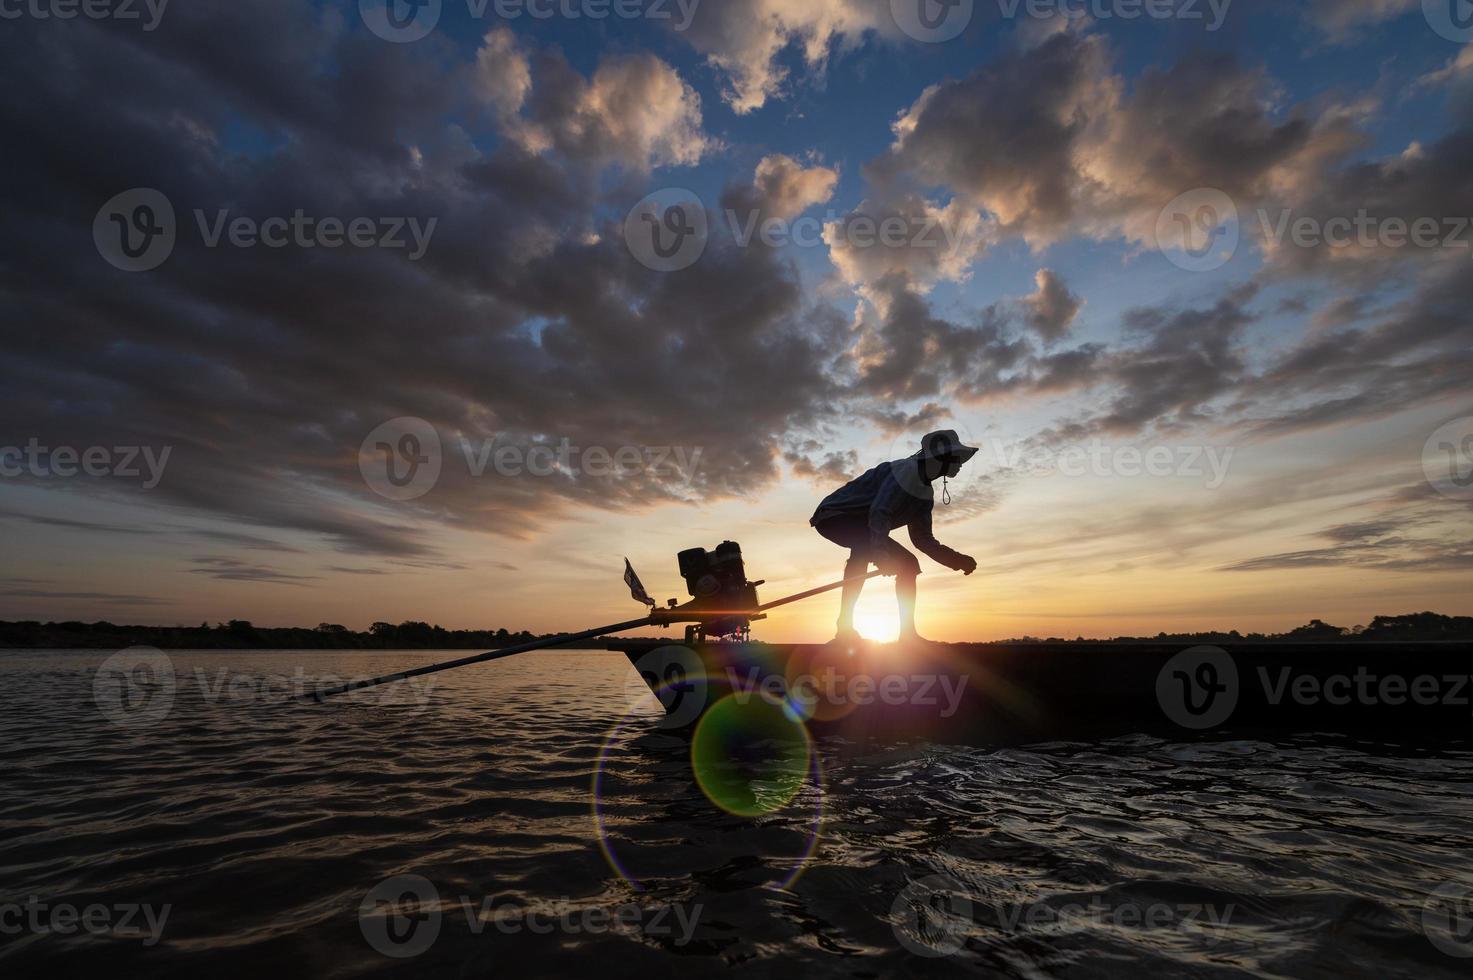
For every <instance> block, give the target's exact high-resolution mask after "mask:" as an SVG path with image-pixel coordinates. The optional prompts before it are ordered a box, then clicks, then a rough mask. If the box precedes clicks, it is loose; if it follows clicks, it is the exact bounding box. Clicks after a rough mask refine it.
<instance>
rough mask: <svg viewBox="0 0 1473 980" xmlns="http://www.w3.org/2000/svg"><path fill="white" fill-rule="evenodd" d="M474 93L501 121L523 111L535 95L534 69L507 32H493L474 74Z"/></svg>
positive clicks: (490, 33)
mask: <svg viewBox="0 0 1473 980" xmlns="http://www.w3.org/2000/svg"><path fill="white" fill-rule="evenodd" d="M471 91H472V93H473V94H474V96H475V97H476V98H477V99H479V100H480V101H481V102H483V103H485V104H486V105H488V106H490V107H491V108H492V110H493V111H494V112H496V114H497V115H498V117H499V118H501V119H509V118H512V117H514V116H515V115H516V113H518V112H520V111H521V108H522V106H523V105H525V104H526V102H527V97H528V96H529V95H530V94H531V92H532V65H531V62H530V60H529V59H528V58H527V55H526V54H525V53H524V52H523V51H522V49H521V46H520V45H519V44H518V43H517V38H516V35H515V34H513V33H512V32H511V31H510V30H508V29H507V28H504V27H503V28H498V29H497V30H494V31H489V32H488V33H487V34H486V36H485V38H484V39H483V40H482V43H481V49H480V50H479V51H477V52H476V60H475V63H474V65H473V66H472V71H471Z"/></svg>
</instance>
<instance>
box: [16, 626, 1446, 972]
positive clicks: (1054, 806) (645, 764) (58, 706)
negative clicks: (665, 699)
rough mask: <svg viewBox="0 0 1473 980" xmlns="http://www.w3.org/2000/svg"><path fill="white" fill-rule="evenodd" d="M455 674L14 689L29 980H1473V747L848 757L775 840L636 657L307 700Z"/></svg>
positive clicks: (208, 666) (913, 749)
mask: <svg viewBox="0 0 1473 980" xmlns="http://www.w3.org/2000/svg"><path fill="white" fill-rule="evenodd" d="M119 657H121V658H122V659H121V660H120V659H119ZM436 659H444V657H443V656H437V655H434V654H429V653H423V652H415V653H401V654H386V653H377V652H375V653H372V654H364V653H336V652H321V651H312V652H289V651H283V652H272V653H239V652H198V653H170V654H168V655H167V656H164V655H150V654H147V653H137V654H133V653H127V654H122V655H114V656H111V657H110V655H109V653H104V652H27V651H19V652H17V651H10V652H3V653H0V686H3V691H4V693H5V709H4V711H3V712H0V780H3V782H0V973H3V974H4V975H6V976H29V975H40V974H41V973H42V972H43V971H44V972H45V973H47V974H49V973H51V972H56V971H69V972H71V973H72V975H79V976H80V975H87V974H90V973H94V972H97V973H101V972H103V971H106V972H109V973H121V974H122V975H125V976H133V975H139V976H151V977H174V976H177V977H200V976H207V977H236V976H239V977H255V978H260V977H272V976H276V977H291V976H314V977H350V976H365V975H369V976H377V975H385V976H393V975H400V976H418V975H429V974H434V975H438V976H475V977H488V976H499V975H505V976H518V977H543V976H546V977H562V976H573V975H579V974H582V973H589V974H597V975H599V976H601V977H625V976H629V977H633V976H640V977H650V976H671V975H682V976H685V975H690V976H701V975H706V974H709V973H724V972H726V971H733V972H744V971H745V970H747V969H750V970H752V971H754V972H755V973H757V974H759V975H763V976H780V977H788V976H791V977H804V978H807V980H814V978H819V977H828V976H856V977H878V976H897V975H898V976H908V975H915V976H920V975H927V976H930V975H936V974H940V975H966V976H976V975H992V976H1009V977H1029V978H1034V977H1096V976H1120V975H1131V976H1153V977H1154V976H1200V977H1209V976H1220V977H1230V976H1231V977H1237V976H1282V977H1344V976H1357V977H1389V976H1403V977H1417V978H1426V977H1442V976H1447V977H1455V976H1456V977H1467V976H1469V975H1470V973H1473V901H1470V900H1469V896H1470V895H1473V890H1470V889H1469V888H1468V887H1467V886H1469V885H1473V766H1470V763H1473V753H1470V752H1468V751H1467V750H1466V749H1456V748H1452V747H1447V748H1445V749H1442V750H1436V751H1429V750H1427V749H1426V748H1423V749H1419V750H1409V749H1396V748H1393V747H1388V746H1375V745H1365V744H1358V743H1350V742H1347V741H1345V740H1342V739H1336V738H1331V737H1320V738H1314V737H1305V738H1297V739H1294V740H1286V741H1281V742H1275V743H1267V742H1256V741H1255V742H1246V741H1231V742H1222V741H1219V742H1193V743H1171V742H1165V741H1162V740H1160V739H1157V738H1150V737H1146V736H1136V737H1130V738H1123V739H1115V740H1112V741H1109V742H1104V743H1099V744H1090V745H1084V744H1065V743H1058V744H1049V745H1038V746H1031V747H1029V748H1026V749H1020V748H1009V749H999V750H989V749H988V748H986V747H976V746H948V745H936V744H927V743H920V744H916V743H894V744H880V745H863V746H858V745H850V744H840V743H838V742H836V741H833V740H832V739H828V740H826V739H822V738H820V739H819V740H818V741H817V742H816V743H815V744H814V745H813V755H812V758H811V762H810V764H808V767H807V768H806V769H804V770H803V777H804V778H803V779H802V780H801V781H800V782H799V783H793V784H791V785H788V784H783V781H782V780H781V779H775V780H774V782H773V784H772V785H771V786H768V787H765V788H764V787H758V789H762V790H763V791H764V792H765V791H768V790H770V791H771V792H770V795H769V796H768V804H769V805H767V806H765V807H763V808H762V812H760V813H757V814H756V815H752V814H746V815H738V814H736V813H732V812H728V811H727V810H723V809H722V808H719V807H717V806H715V805H714V804H713V803H712V801H711V798H710V796H709V795H708V792H707V789H703V785H705V784H703V783H702V781H701V780H698V779H695V778H692V759H691V747H690V742H689V740H688V739H683V738H680V737H676V736H672V735H669V734H666V733H663V732H661V731H660V730H659V729H658V728H657V727H656V725H655V722H656V720H657V719H658V718H660V717H661V711H660V708H659V706H658V705H657V703H656V702H655V701H654V699H653V698H652V697H651V696H650V695H649V694H648V692H647V690H646V689H645V688H644V686H643V684H642V683H641V682H640V680H639V678H638V676H637V675H636V674H635V673H634V671H633V670H632V669H631V668H630V667H629V666H628V664H627V663H626V662H625V660H624V659H623V658H622V657H621V656H619V655H614V654H605V653H596V652H569V653H544V654H534V655H529V656H526V657H523V658H519V659H515V660H511V661H506V662H503V663H498V664H493V665H488V666H483V667H476V668H470V669H468V670H463V671H460V672H457V673H453V674H449V675H442V676H440V677H438V678H435V679H432V682H429V683H420V684H418V685H401V686H399V687H395V688H382V689H379V690H377V691H374V692H368V693H364V694H359V695H355V696H353V697H352V698H348V699H341V700H338V701H335V702H331V703H329V704H326V705H321V706H316V705H306V704H300V703H296V702H294V701H291V700H290V698H289V695H290V693H291V691H292V690H293V687H294V685H300V684H303V683H309V682H310V683H317V682H321V681H322V680H323V679H324V678H348V677H356V676H365V675H372V674H376V673H381V672H386V671H389V670H393V669H397V668H399V667H403V666H406V665H413V664H419V663H428V662H431V661H434V660H436ZM595 786H596V787H597V791H596V792H595ZM754 792H756V791H755V790H754ZM757 795H759V796H760V795H761V793H758V794H757ZM84 971H85V972H84Z"/></svg>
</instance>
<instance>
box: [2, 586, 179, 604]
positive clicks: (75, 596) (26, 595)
mask: <svg viewBox="0 0 1473 980" xmlns="http://www.w3.org/2000/svg"><path fill="white" fill-rule="evenodd" d="M0 596H6V597H7V598H12V599H57V600H72V601H77V602H101V603H107V604H108V605H120V606H165V605H169V603H168V602H167V601H166V600H164V599H158V598H155V597H153V596H146V595H120V594H118V593H115V592H59V591H53V590H49V589H0Z"/></svg>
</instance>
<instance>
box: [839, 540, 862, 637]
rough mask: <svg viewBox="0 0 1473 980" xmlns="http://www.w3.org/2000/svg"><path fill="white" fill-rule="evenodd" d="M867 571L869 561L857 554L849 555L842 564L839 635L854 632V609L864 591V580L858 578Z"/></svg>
mask: <svg viewBox="0 0 1473 980" xmlns="http://www.w3.org/2000/svg"><path fill="white" fill-rule="evenodd" d="M867 571H869V560H868V559H867V558H864V557H861V556H860V555H859V553H858V552H856V553H854V554H851V555H850V556H849V560H848V561H847V562H845V563H844V590H843V592H841V593H840V599H839V634H840V635H841V636H842V635H843V634H845V633H853V632H854V607H855V606H857V605H858V604H859V593H860V592H862V591H864V580H863V579H862V578H860V576H862V575H864V573H865V572H867Z"/></svg>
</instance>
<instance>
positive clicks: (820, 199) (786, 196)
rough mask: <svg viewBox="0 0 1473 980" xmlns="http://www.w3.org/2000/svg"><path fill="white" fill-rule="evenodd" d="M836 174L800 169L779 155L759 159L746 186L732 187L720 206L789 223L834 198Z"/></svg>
mask: <svg viewBox="0 0 1473 980" xmlns="http://www.w3.org/2000/svg"><path fill="white" fill-rule="evenodd" d="M838 182H839V172H838V171H837V170H835V169H833V168H830V167H822V166H814V167H804V166H803V165H802V164H801V163H799V162H798V161H797V160H794V159H793V158H792V157H790V156H785V155H783V154H774V155H772V156H768V157H763V158H762V161H761V162H760V163H758V164H757V172H756V174H755V176H754V177H753V178H752V184H751V186H750V187H740V186H738V187H733V188H730V189H729V190H728V192H727V194H726V195H725V199H724V201H723V204H724V206H725V207H727V208H728V209H730V210H734V211H737V212H738V213H739V214H741V213H743V212H746V213H757V214H760V215H762V216H763V217H764V218H777V219H780V220H784V221H790V220H792V219H793V218H796V217H798V216H799V215H800V214H802V213H803V212H804V211H807V210H808V209H809V208H811V207H815V206H817V205H819V204H826V203H827V202H828V200H829V199H830V198H831V197H833V195H834V186H835V185H836V184H838Z"/></svg>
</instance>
